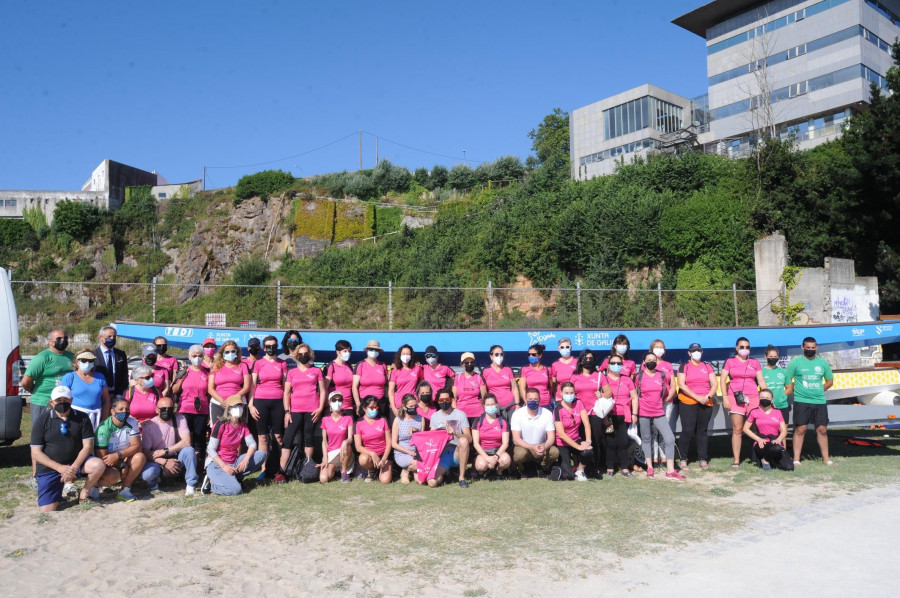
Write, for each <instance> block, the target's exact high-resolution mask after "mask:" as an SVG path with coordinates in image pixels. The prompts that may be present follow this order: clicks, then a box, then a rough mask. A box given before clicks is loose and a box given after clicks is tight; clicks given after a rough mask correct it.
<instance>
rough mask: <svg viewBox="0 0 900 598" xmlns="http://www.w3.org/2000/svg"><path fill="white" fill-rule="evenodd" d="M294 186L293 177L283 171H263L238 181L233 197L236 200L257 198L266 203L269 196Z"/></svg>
mask: <svg viewBox="0 0 900 598" xmlns="http://www.w3.org/2000/svg"><path fill="white" fill-rule="evenodd" d="M293 184H294V176H293V175H292V174H291V173H289V172H284V171H283V170H263V171H262V172H257V173H256V174H248V175H245V176H242V177H241V178H240V179H239V180H238V184H237V187H235V189H234V195H235V197H237V198H238V199H247V198H250V197H259V198H260V199H261V200H263V201H266V200H268V199H269V196H270V195H272V194H274V193H278V192H279V191H284V190H285V189H287V188H288V187H290V186H291V185H293Z"/></svg>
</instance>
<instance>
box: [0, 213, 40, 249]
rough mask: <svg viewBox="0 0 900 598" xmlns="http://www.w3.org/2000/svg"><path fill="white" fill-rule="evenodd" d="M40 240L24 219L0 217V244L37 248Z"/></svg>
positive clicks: (12, 246)
mask: <svg viewBox="0 0 900 598" xmlns="http://www.w3.org/2000/svg"><path fill="white" fill-rule="evenodd" d="M39 243H40V241H38V236H37V234H36V233H35V230H34V229H33V228H32V227H31V225H30V224H29V223H27V222H25V221H24V220H13V219H12V218H0V245H2V246H3V247H6V248H10V249H37V247H38V245H39Z"/></svg>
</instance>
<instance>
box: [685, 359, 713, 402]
mask: <svg viewBox="0 0 900 598" xmlns="http://www.w3.org/2000/svg"><path fill="white" fill-rule="evenodd" d="M681 372H683V373H684V385H685V386H686V387H688V388H689V389H691V392H693V393H694V394H695V395H698V396H701V397H705V396H708V395H709V391H710V390H711V389H710V386H709V375H710V374H715V373H716V370H714V369H713V366H712V365H710V364H708V363H706V362H705V361H703V362H700V364H699V365H694V362H693V361H688V362H685V363H684V364H683V365H682V366H681ZM692 404H693V403H692Z"/></svg>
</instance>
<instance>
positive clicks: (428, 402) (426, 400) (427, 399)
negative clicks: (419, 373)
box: [419, 395, 431, 405]
mask: <svg viewBox="0 0 900 598" xmlns="http://www.w3.org/2000/svg"><path fill="white" fill-rule="evenodd" d="M419 400H420V401H422V402H423V403H425V404H426V405H431V395H419Z"/></svg>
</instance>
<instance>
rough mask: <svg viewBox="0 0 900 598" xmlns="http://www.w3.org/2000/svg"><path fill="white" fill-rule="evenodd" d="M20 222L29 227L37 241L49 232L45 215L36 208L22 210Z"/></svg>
mask: <svg viewBox="0 0 900 598" xmlns="http://www.w3.org/2000/svg"><path fill="white" fill-rule="evenodd" d="M22 220H24V221H25V222H27V223H28V224H29V225H31V228H32V229H34V232H35V234H37V236H38V238H39V239H43V238H44V237H46V236H47V233H49V232H50V225H48V224H47V215H46V214H44V210H42V209H41V208H39V207H38V206H35V207H33V208H25V209H23V210H22Z"/></svg>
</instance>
